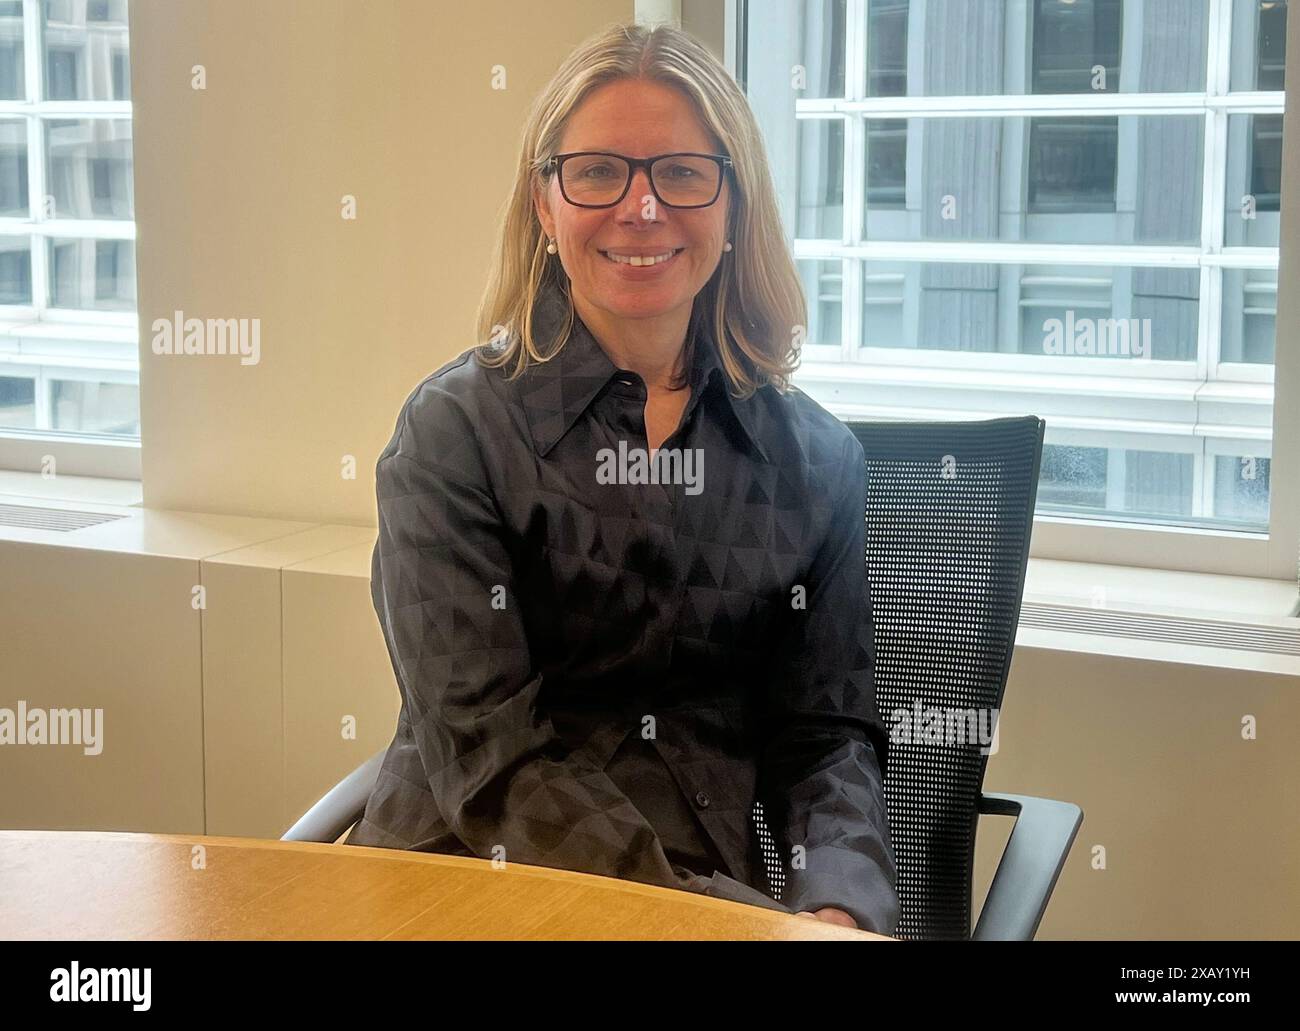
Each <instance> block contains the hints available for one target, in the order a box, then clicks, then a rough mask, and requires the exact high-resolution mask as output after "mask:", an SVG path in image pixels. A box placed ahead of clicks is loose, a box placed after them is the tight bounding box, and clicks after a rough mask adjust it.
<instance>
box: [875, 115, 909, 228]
mask: <svg viewBox="0 0 1300 1031" xmlns="http://www.w3.org/2000/svg"><path fill="white" fill-rule="evenodd" d="M906 206H907V119H905V118H869V119H868V120H867V208H868V210H873V209H874V210H881V211H884V210H901V209H902V208H905V207H906Z"/></svg>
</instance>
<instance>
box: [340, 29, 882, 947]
mask: <svg viewBox="0 0 1300 1031" xmlns="http://www.w3.org/2000/svg"><path fill="white" fill-rule="evenodd" d="M803 322H804V304H803V299H802V292H801V289H800V286H799V281H798V278H797V275H796V272H795V268H794V264H793V261H792V259H791V257H790V254H789V251H788V249H787V247H786V244H785V241H784V237H783V234H782V230H781V225H780V221H779V217H778V213H777V206H776V202H775V196H774V192H773V188H772V183H771V178H770V174H769V172H768V168H767V163H766V158H765V155H764V153H763V150H762V143H761V137H760V134H759V130H758V127H757V125H756V123H755V121H754V118H753V115H752V113H751V111H750V110H749V107H748V104H747V102H746V100H745V98H744V95H743V94H742V93H741V92H740V90H739V89H738V88H737V86H736V84H735V82H734V81H733V80H732V78H731V77H730V76H729V74H728V73H727V71H726V69H725V68H724V67H723V66H722V65H720V64H719V63H718V62H717V61H716V59H714V58H713V57H712V55H711V54H710V53H709V52H708V51H707V50H705V49H704V48H703V47H702V46H700V45H699V44H698V43H697V42H696V41H694V40H693V39H692V38H691V37H689V36H688V35H686V34H684V33H682V32H680V31H678V30H674V29H670V28H665V27H658V28H654V29H649V28H644V27H640V26H627V27H621V26H620V27H615V28H613V29H611V30H609V31H607V32H605V33H603V34H601V35H599V36H597V37H595V38H593V39H592V40H590V41H588V42H587V43H585V44H584V45H583V46H581V47H580V48H579V49H578V50H577V51H576V52H575V53H574V54H573V55H572V56H571V57H570V58H569V59H568V60H567V61H566V62H565V64H564V66H563V67H561V68H560V69H559V71H558V72H557V73H556V75H555V78H554V79H553V80H552V82H551V83H550V85H549V86H548V87H547V88H546V90H545V91H544V92H543V93H542V94H541V96H540V97H539V98H538V99H537V101H536V102H535V104H534V106H533V108H532V111H531V114H530V116H529V120H528V124H527V127H526V130H525V133H524V137H523V145H522V150H521V155H520V161H519V166H518V173H517V178H516V183H515V189H514V192H513V194H512V197H511V199H510V202H509V206H508V210H507V212H506V216H505V219H504V225H503V233H502V235H501V238H500V240H499V242H498V247H497V252H496V255H495V259H494V270H493V276H492V281H491V283H490V284H489V286H488V289H487V291H486V294H485V296H484V300H483V304H482V307H481V310H480V339H489V338H490V343H489V345H484V346H480V347H479V348H477V349H471V350H470V351H467V352H465V353H464V354H462V355H461V356H460V357H459V358H457V359H455V360H454V361H452V362H450V363H449V364H447V365H446V366H444V367H443V368H441V369H439V370H438V371H437V372H435V373H434V374H433V375H431V376H430V377H429V378H427V379H426V380H425V381H424V382H423V383H421V384H420V385H419V387H417V388H416V390H415V391H414V393H412V394H411V396H410V397H409V398H408V399H407V401H406V404H405V406H404V407H403V409H402V412H401V415H400V416H399V418H398V422H397V428H396V431H395V433H394V435H393V438H392V440H391V441H390V443H389V444H388V446H387V447H386V448H385V450H384V452H383V454H382V456H381V457H380V460H379V464H378V467H377V470H376V474H377V481H378V497H379V540H378V543H377V545H376V548H375V555H374V564H373V578H372V593H373V597H374V602H375V609H376V612H377V613H378V616H379V620H380V623H381V625H382V626H383V629H384V636H385V640H386V642H387V644H388V649H389V654H390V656H391V658H392V661H393V667H394V670H395V672H396V674H397V679H398V683H399V686H400V689H401V693H402V709H401V715H400V718H399V722H398V730H397V736H396V738H395V740H394V741H393V743H392V745H391V747H390V748H389V750H388V754H387V757H386V759H385V762H384V766H383V771H382V773H381V774H380V776H379V781H378V783H377V785H376V787H375V789H374V793H373V795H372V796H371V798H370V801H369V805H368V806H367V808H366V812H365V816H364V817H363V819H362V820H361V821H360V822H359V823H358V825H357V826H356V828H355V829H354V830H353V833H352V834H351V836H350V838H349V842H350V843H352V844H362V845H379V846H384V847H391V848H408V849H419V850H426V851H436V852H452V853H458V854H462V855H476V856H480V857H483V858H499V859H504V860H506V861H507V862H518V863H526V864H534V865H540V866H552V867H565V868H569V869H574V870H583V871H587V872H590V873H596V874H604V875H608V876H614V877H624V878H630V879H634V880H639V881H645V882H650V883H656V884H662V885H667V886H670V887H677V888H683V889H687V890H694V891H704V892H707V893H710V894H717V895H722V896H724V897H730V898H737V899H745V900H746V901H752V902H757V903H759V904H764V903H766V904H768V905H773V904H774V903H773V902H772V901H771V899H770V896H776V895H779V896H780V897H781V900H782V902H783V903H784V906H783V907H778V908H788V909H790V910H792V911H798V912H801V913H807V914H810V915H813V916H817V917H819V918H821V919H824V920H828V921H831V922H835V923H841V924H845V925H847V926H858V927H863V928H867V929H871V930H875V931H880V932H884V933H891V932H892V931H893V930H894V928H895V925H896V923H897V920H898V898H897V894H896V891H895V879H896V873H895V866H894V858H893V854H892V851H891V847H890V844H889V835H888V828H887V824H886V816H885V806H884V799H883V793H882V788H881V769H882V766H883V761H884V758H885V754H886V747H887V737H886V734H885V733H884V728H883V724H882V722H881V719H880V716H879V713H878V712H877V709H876V703H875V699H874V690H873V686H872V630H871V613H870V601H869V597H868V588H867V582H866V577H865V575H864V573H865V571H864V568H863V558H864V554H865V548H864V518H863V515H864V507H865V504H864V503H865V490H866V473H865V462H864V456H863V452H862V448H861V445H859V444H858V443H857V441H856V439H855V438H854V437H853V436H852V434H850V433H849V431H848V430H847V429H846V428H845V427H844V425H843V424H842V423H840V422H839V421H837V420H836V419H834V418H833V417H832V416H830V415H829V414H828V413H827V412H826V411H825V410H823V409H822V408H821V407H819V406H818V405H817V404H816V403H815V402H813V401H812V400H810V399H809V398H808V397H807V396H806V395H804V394H802V393H800V392H799V391H797V390H796V389H794V388H792V387H790V386H789V376H790V373H791V371H792V369H793V366H794V361H795V359H796V357H797V353H796V351H795V350H794V348H793V347H792V343H793V341H794V339H795V337H796V335H797V334H798V329H799V327H800V326H801V325H802V324H803ZM763 893H766V894H763Z"/></svg>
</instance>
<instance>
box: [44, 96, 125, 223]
mask: <svg viewBox="0 0 1300 1031" xmlns="http://www.w3.org/2000/svg"><path fill="white" fill-rule="evenodd" d="M45 138H46V141H47V142H46V151H47V159H46V160H47V175H48V177H49V182H48V185H47V189H48V192H49V195H50V197H51V198H52V199H53V211H52V212H51V211H48V210H47V211H46V217H47V218H108V219H112V218H120V219H128V220H129V219H131V218H133V217H134V216H135V209H134V196H135V186H134V177H133V176H132V174H131V120H130V119H129V118H87V119H83V120H77V121H73V120H65V119H60V120H57V121H55V120H50V121H47V122H46V123H45ZM47 203H48V202H47Z"/></svg>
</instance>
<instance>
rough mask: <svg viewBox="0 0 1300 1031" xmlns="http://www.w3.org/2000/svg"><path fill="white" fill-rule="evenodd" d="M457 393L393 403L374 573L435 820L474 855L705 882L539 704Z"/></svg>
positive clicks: (671, 883)
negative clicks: (425, 406) (410, 410)
mask: <svg viewBox="0 0 1300 1031" xmlns="http://www.w3.org/2000/svg"><path fill="white" fill-rule="evenodd" d="M415 400H416V399H415V398H413V399H412V401H415ZM453 405H454V402H452V401H447V402H446V403H445V404H439V405H437V407H436V409H435V410H434V411H433V412H430V411H428V410H426V411H425V412H424V413H423V416H422V417H421V419H420V420H419V425H420V427H421V428H420V429H419V430H418V431H416V430H413V429H412V425H413V423H414V420H412V419H411V418H410V417H409V416H408V415H407V414H406V412H405V411H404V414H403V420H404V424H403V423H399V431H398V437H397V444H398V446H397V447H396V448H394V447H393V446H392V445H390V447H389V448H388V449H386V451H385V454H384V456H383V457H381V459H380V461H379V464H378V466H377V468H376V481H377V495H378V503H379V539H378V542H377V545H376V552H377V557H376V562H375V566H376V582H375V583H374V584H372V594H373V596H374V601H375V607H376V612H377V614H378V616H379V621H380V623H381V625H382V627H383V630H384V634H385V636H386V637H387V638H388V644H389V650H390V655H391V657H392V661H393V666H394V671H395V673H396V675H397V680H398V685H399V688H400V690H401V693H402V699H403V703H404V705H405V708H406V710H407V713H408V716H409V719H410V722H411V727H412V730H413V733H414V737H415V742H416V747H417V748H418V751H419V754H420V759H421V762H422V764H423V767H424V771H425V774H426V776H427V780H428V784H429V788H430V790H431V792H432V793H433V796H434V798H435V800H436V802H437V805H438V807H439V809H440V810H441V814H442V816H443V818H444V819H445V820H446V821H447V823H448V824H449V825H450V827H451V829H452V831H453V832H454V833H455V834H456V836H457V837H458V838H459V839H460V840H461V841H462V842H463V843H464V844H465V845H466V846H467V847H468V848H469V849H470V850H471V851H472V852H473V853H474V854H475V855H477V856H479V857H481V858H488V859H490V858H494V857H500V858H503V859H504V860H505V861H507V862H514V863H524V864H529V865H536V866H547V867H559V868H564V869H571V870H580V871H584V872H587V873H593V874H601V875H605V876H609V877H620V878H625V879H628V880H634V881H642V882H645V883H652V884H659V885H662V886H665V887H674V888H682V889H688V890H695V891H702V890H704V888H706V887H707V885H708V878H703V877H700V876H698V875H696V874H694V873H692V872H690V871H687V870H685V869H683V868H681V867H678V866H676V865H675V864H673V863H671V862H670V860H669V859H668V858H667V856H666V855H665V854H664V850H663V847H662V845H661V843H660V841H659V838H658V836H657V835H656V833H655V831H654V829H653V828H652V827H651V826H650V825H649V824H648V823H647V822H646V820H645V818H644V816H643V815H642V813H641V812H640V811H639V810H638V809H636V807H635V806H633V804H632V803H631V802H630V801H629V800H628V799H627V797H626V796H625V795H623V794H622V792H621V791H619V789H618V788H617V787H616V786H615V784H614V783H613V782H612V781H611V780H610V779H609V777H607V776H606V775H605V773H604V771H603V769H602V768H601V767H600V765H598V763H597V761H596V760H594V759H593V758H591V757H589V756H588V755H586V754H585V753H584V752H583V751H582V750H581V749H575V750H572V751H570V750H569V748H568V747H567V746H566V744H565V743H564V742H563V741H562V740H561V738H560V737H559V735H558V734H557V732H556V729H555V727H554V726H553V724H552V722H551V719H550V717H549V716H548V715H547V714H546V713H545V712H544V711H542V709H541V708H539V705H538V696H539V692H540V690H541V687H542V675H541V674H540V673H538V672H537V671H535V670H534V669H533V668H532V664H531V661H530V654H529V647H528V641H527V638H526V635H525V631H524V625H523V621H522V618H521V613H520V605H519V601H518V596H517V594H516V591H517V589H518V588H519V587H520V585H519V584H517V583H516V582H515V578H514V574H513V570H512V561H511V558H510V551H509V547H508V535H507V533H506V532H505V531H504V529H503V526H502V522H501V517H500V513H499V510H498V506H497V504H496V501H495V500H494V496H493V494H492V491H491V487H490V484H489V483H488V481H487V477H486V474H485V470H484V465H483V461H482V455H481V453H480V452H479V450H478V444H477V441H476V437H475V434H474V429H473V426H472V425H470V424H469V420H467V419H466V418H465V417H464V415H463V413H460V412H459V411H458V410H455V409H454V408H453V407H452V406H453ZM408 407H410V402H408ZM415 448H419V451H418V454H419V460H418V461H417V460H416V458H415V457H414V455H413V454H412V453H411V452H412V450H413V449H415Z"/></svg>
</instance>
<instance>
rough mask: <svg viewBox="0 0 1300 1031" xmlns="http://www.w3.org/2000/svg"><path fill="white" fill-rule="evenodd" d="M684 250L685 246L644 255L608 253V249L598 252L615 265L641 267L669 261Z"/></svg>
mask: <svg viewBox="0 0 1300 1031" xmlns="http://www.w3.org/2000/svg"><path fill="white" fill-rule="evenodd" d="M684 250H686V248H685V247H676V248H673V249H671V250H666V251H664V252H662V253H660V254H645V255H640V254H610V252H609V251H601V252H600V253H601V254H603V255H604V256H605V257H606V258H608V259H609V260H610V261H612V262H614V263H615V264H616V265H631V266H633V267H634V268H641V267H643V266H645V265H661V264H663V263H664V262H665V261H670V260H671V259H673V258H675V257H677V255H679V254H681V253H682V251H684Z"/></svg>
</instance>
